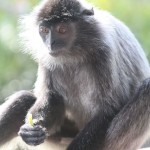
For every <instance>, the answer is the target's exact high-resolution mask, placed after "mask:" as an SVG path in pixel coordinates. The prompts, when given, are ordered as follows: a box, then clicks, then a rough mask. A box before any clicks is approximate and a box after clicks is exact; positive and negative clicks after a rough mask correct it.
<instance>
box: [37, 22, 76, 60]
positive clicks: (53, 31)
mask: <svg viewBox="0 0 150 150" xmlns="http://www.w3.org/2000/svg"><path fill="white" fill-rule="evenodd" d="M75 33H76V31H75V24H74V23H73V22H71V21H66V22H50V21H43V22H42V23H41V24H40V25H39V34H40V36H41V38H42V40H43V42H44V44H45V46H46V47H47V49H48V51H49V54H50V55H52V56H54V57H57V56H59V55H65V54H69V53H70V52H71V51H70V50H71V47H72V45H74V41H75Z"/></svg>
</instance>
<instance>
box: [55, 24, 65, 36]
mask: <svg viewBox="0 0 150 150" xmlns="http://www.w3.org/2000/svg"><path fill="white" fill-rule="evenodd" d="M56 31H57V33H60V34H65V33H66V32H67V27H66V26H64V25H58V26H57V27H56Z"/></svg>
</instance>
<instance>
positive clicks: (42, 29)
mask: <svg viewBox="0 0 150 150" xmlns="http://www.w3.org/2000/svg"><path fill="white" fill-rule="evenodd" d="M39 32H40V33H44V34H48V33H49V28H47V27H45V26H40V27H39Z"/></svg>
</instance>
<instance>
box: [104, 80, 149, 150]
mask: <svg viewBox="0 0 150 150" xmlns="http://www.w3.org/2000/svg"><path fill="white" fill-rule="evenodd" d="M149 129H150V79H147V80H145V81H144V82H143V84H142V85H141V86H140V88H139V89H138V91H137V93H136V95H135V96H134V98H133V100H132V101H131V102H129V103H128V104H127V105H126V106H125V107H124V108H123V109H122V110H121V112H120V113H119V114H118V115H117V116H116V117H115V118H114V119H113V121H112V123H111V125H110V128H109V129H108V131H107V135H106V141H105V147H104V148H103V150H109V149H111V150H137V149H138V148H140V146H141V145H142V144H143V142H144V141H145V140H146V139H147V138H148V136H149Z"/></svg>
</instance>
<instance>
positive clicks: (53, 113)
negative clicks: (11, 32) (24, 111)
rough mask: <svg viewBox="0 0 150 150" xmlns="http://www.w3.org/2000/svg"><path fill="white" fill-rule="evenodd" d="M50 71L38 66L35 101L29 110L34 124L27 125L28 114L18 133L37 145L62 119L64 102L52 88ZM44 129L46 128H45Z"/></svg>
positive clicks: (59, 125) (53, 131) (57, 128)
mask: <svg viewBox="0 0 150 150" xmlns="http://www.w3.org/2000/svg"><path fill="white" fill-rule="evenodd" d="M50 79H51V73H50V72H49V71H48V70H47V69H45V68H43V67H39V73H38V79H37V82H36V87H35V95H36V97H37V100H36V103H35V104H34V105H33V106H32V107H31V108H30V110H29V112H28V113H30V114H32V116H33V123H34V125H33V126H31V125H29V122H28V115H27V117H26V122H25V124H24V125H23V126H22V127H21V128H20V131H19V134H20V136H21V137H22V139H23V140H24V141H25V142H26V143H27V144H29V145H39V144H40V143H42V142H44V140H45V138H46V134H47V133H48V134H49V135H53V134H54V133H55V132H57V131H58V130H59V128H60V127H61V124H62V122H63V119H64V113H65V110H64V102H63V99H62V97H61V96H60V95H58V94H57V93H56V92H55V90H54V89H53V85H52V83H51V82H52V81H51V80H50ZM45 129H46V130H45Z"/></svg>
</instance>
